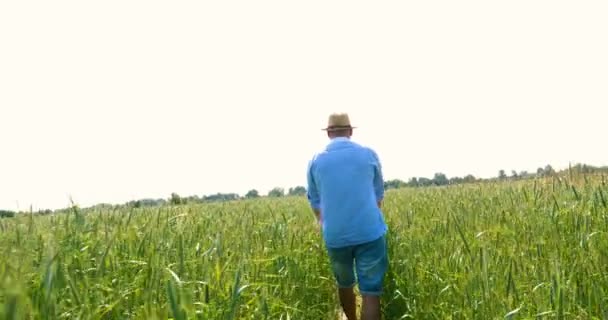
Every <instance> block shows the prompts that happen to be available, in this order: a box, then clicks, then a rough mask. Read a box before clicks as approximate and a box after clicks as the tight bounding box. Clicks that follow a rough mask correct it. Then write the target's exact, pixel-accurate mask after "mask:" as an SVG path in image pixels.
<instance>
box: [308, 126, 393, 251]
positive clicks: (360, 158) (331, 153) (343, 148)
mask: <svg viewBox="0 0 608 320" xmlns="http://www.w3.org/2000/svg"><path fill="white" fill-rule="evenodd" d="M307 180H308V188H307V189H308V190H307V193H308V200H309V203H310V205H311V207H312V208H314V209H318V210H320V211H321V219H322V228H323V238H324V240H325V244H326V246H327V247H332V248H336V247H344V246H351V245H357V244H361V243H364V242H368V241H372V240H376V239H378V238H379V237H381V236H382V235H384V233H385V232H386V231H387V226H386V224H385V222H384V217H383V216H382V211H381V210H380V208H378V201H380V200H382V199H383V198H384V180H383V178H382V167H381V165H380V160H379V158H378V155H377V154H376V152H375V151H374V150H372V149H371V148H368V147H364V146H361V145H359V144H357V143H355V142H353V141H351V140H350V139H348V138H341V137H340V138H334V139H332V140H331V141H330V143H329V144H328V145H327V146H326V148H325V149H324V150H323V151H321V152H319V153H317V154H315V156H314V157H313V159H312V160H311V161H310V162H309V164H308V172H307Z"/></svg>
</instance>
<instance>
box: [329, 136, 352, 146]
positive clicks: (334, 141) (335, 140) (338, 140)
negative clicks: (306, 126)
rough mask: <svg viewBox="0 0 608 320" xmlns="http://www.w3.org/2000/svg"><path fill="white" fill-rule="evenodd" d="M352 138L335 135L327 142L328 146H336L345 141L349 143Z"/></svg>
mask: <svg viewBox="0 0 608 320" xmlns="http://www.w3.org/2000/svg"><path fill="white" fill-rule="evenodd" d="M350 141H351V140H350V139H349V138H346V137H335V138H333V139H331V140H329V143H328V144H327V148H334V147H335V146H336V145H337V144H343V143H345V142H346V143H348V142H350Z"/></svg>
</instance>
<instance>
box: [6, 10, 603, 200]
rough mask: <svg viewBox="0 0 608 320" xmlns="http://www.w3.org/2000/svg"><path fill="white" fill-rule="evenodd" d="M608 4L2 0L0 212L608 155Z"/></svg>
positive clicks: (489, 172) (484, 172)
mask: <svg viewBox="0 0 608 320" xmlns="http://www.w3.org/2000/svg"><path fill="white" fill-rule="evenodd" d="M606 17H608V2H606V1H605V0H602V1H555V0H551V1H529V0H526V1H502V2H498V1H381V2H370V1H366V2H360V1H356V2H355V1H300V2H297V3H296V2H293V1H241V2H236V1H178V2H176V1H163V2H160V1H124V0H120V1H110V0H107V1H97V2H91V1H39V2H33V1H25V0H23V1H2V2H1V3H0V43H1V46H2V47H1V50H0V208H5V209H13V210H14V209H22V210H23V209H27V208H28V207H29V206H30V205H33V206H34V209H36V208H60V207H65V206H66V205H68V203H69V197H70V196H72V197H73V199H74V201H75V202H77V203H79V204H80V205H82V206H89V205H92V204H95V203H100V202H105V203H123V202H126V201H128V200H132V199H141V198H168V197H169V195H170V193H171V192H177V193H178V194H180V195H183V196H187V195H194V194H196V195H199V196H201V195H204V194H211V193H215V192H237V193H240V194H244V193H246V192H247V190H249V189H251V188H256V189H258V190H259V191H260V192H263V193H266V192H267V191H268V190H269V189H271V188H272V187H275V186H280V187H284V188H286V189H287V188H289V187H290V186H295V185H305V182H306V180H305V173H306V172H305V170H306V164H307V161H308V160H309V159H310V157H311V156H312V154H313V152H315V151H316V150H318V149H320V148H322V147H323V146H324V144H325V143H326V142H327V140H326V136H325V135H324V132H322V131H321V130H320V129H321V128H322V127H323V126H324V125H325V124H326V119H327V116H328V114H329V113H330V112H333V111H346V112H348V113H349V114H350V116H351V120H352V121H353V123H354V125H356V126H358V127H359V128H358V129H357V131H356V132H355V136H354V139H355V140H356V141H358V142H361V143H364V144H367V145H369V146H371V147H373V148H375V149H376V150H377V151H378V153H379V155H380V157H381V160H382V162H383V165H384V173H385V178H386V179H393V178H400V179H403V180H407V179H409V178H410V177H412V176H426V177H429V178H430V177H432V175H433V174H434V173H435V172H443V173H445V174H447V175H448V176H450V177H451V176H456V175H458V176H462V175H466V174H468V173H471V174H474V175H476V176H482V177H487V176H496V175H497V173H498V170H499V169H505V170H506V171H507V172H508V173H510V171H511V170H512V169H515V170H517V171H520V170H528V171H535V170H536V168H538V167H539V166H545V165H546V164H548V163H550V164H552V165H553V166H554V167H555V168H562V167H567V166H568V163H570V162H572V163H576V162H585V163H590V164H595V165H606V164H608V160H607V159H608V151H607V150H608V149H606V136H607V134H606V132H607V131H606V119H608V111H607V108H608V59H607V58H606V57H608V41H606V40H607V39H608V19H606Z"/></svg>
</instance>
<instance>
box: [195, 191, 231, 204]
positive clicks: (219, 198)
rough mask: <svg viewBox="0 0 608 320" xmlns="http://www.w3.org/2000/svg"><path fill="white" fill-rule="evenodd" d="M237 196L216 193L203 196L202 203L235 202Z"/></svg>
mask: <svg viewBox="0 0 608 320" xmlns="http://www.w3.org/2000/svg"><path fill="white" fill-rule="evenodd" d="M238 198H239V195H238V194H236V193H219V192H218V193H216V194H211V195H206V196H203V198H202V201H211V202H213V201H231V200H237V199H238Z"/></svg>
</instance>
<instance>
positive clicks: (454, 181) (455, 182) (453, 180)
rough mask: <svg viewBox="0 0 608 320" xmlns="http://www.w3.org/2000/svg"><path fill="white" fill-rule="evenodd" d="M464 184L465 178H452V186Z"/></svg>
mask: <svg viewBox="0 0 608 320" xmlns="http://www.w3.org/2000/svg"><path fill="white" fill-rule="evenodd" d="M463 182H464V178H461V177H451V178H450V184H461V183H463Z"/></svg>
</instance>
